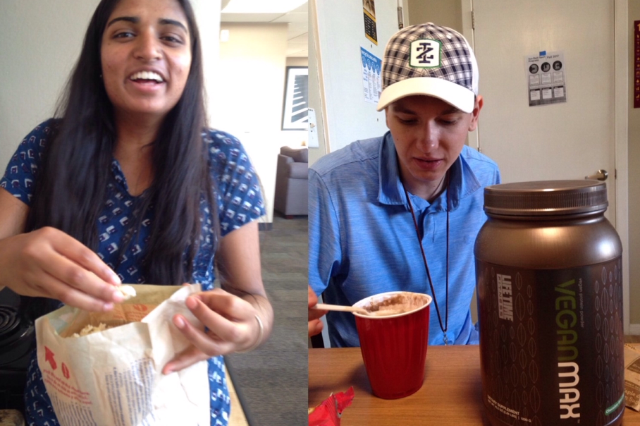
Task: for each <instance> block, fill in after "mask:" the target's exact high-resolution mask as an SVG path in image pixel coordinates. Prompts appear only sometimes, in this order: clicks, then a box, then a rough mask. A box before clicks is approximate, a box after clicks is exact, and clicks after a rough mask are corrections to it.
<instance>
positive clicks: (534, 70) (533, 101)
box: [525, 51, 567, 106]
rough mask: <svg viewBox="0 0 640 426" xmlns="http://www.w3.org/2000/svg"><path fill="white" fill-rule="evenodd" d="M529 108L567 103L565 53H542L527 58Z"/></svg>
mask: <svg viewBox="0 0 640 426" xmlns="http://www.w3.org/2000/svg"><path fill="white" fill-rule="evenodd" d="M525 73H526V75H527V87H528V96H529V106H537V105H549V104H557V103H561V102H567V85H566V78H565V61H564V52H546V51H543V52H540V53H539V54H538V55H531V56H527V57H526V58H525Z"/></svg>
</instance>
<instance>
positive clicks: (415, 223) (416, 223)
mask: <svg viewBox="0 0 640 426" xmlns="http://www.w3.org/2000/svg"><path fill="white" fill-rule="evenodd" d="M402 189H404V195H405V197H407V202H408V203H409V210H410V211H411V217H413V225H414V226H415V228H416V236H417V237H418V244H420V252H422V260H423V262H424V268H425V270H426V271H427V278H428V279H429V287H431V294H433V302H434V304H435V306H436V313H437V314H438V322H439V323H440V329H441V330H442V333H444V334H445V336H444V339H445V344H446V343H447V336H446V333H447V329H448V328H449V177H448V176H447V188H446V194H447V196H446V199H447V205H446V211H447V256H446V259H447V264H446V274H445V277H446V299H445V309H446V313H445V320H444V327H443V326H442V318H441V316H440V309H439V308H438V301H437V300H436V291H435V289H434V288H433V281H432V280H431V272H430V271H429V266H428V265H427V256H426V255H425V254H424V247H423V246H422V239H421V238H420V230H419V229H418V221H417V220H416V214H415V213H414V211H413V205H412V203H411V200H410V199H409V193H408V192H407V188H405V187H404V184H403V185H402Z"/></svg>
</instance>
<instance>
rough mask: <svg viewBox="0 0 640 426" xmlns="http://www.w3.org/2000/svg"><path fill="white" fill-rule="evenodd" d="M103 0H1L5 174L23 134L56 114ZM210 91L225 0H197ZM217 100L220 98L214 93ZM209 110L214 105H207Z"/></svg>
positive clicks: (0, 112)
mask: <svg viewBox="0 0 640 426" xmlns="http://www.w3.org/2000/svg"><path fill="white" fill-rule="evenodd" d="M98 3H99V1H98V0H55V1H51V0H2V6H1V7H2V12H1V13H0V58H1V59H0V174H4V168H5V166H6V164H7V163H8V161H9V159H10V158H11V156H12V155H13V153H14V151H15V149H16V147H17V146H18V144H19V143H20V141H21V140H22V138H23V137H24V136H25V135H26V134H27V133H29V132H30V131H31V130H32V129H33V128H34V127H35V126H36V125H37V124H39V123H40V122H42V121H44V120H46V119H47V118H49V117H51V116H52V115H53V112H54V108H55V104H56V101H57V100H58V97H59V95H60V93H61V91H62V89H63V87H64V85H65V83H66V80H67V77H68V76H69V73H70V72H71V70H72V68H73V66H74V65H75V62H76V60H77V58H78V55H79V54H80V48H81V47H82V41H83V38H84V33H85V31H86V29H87V26H88V25H89V20H90V19H91V16H92V15H93V11H94V9H95V7H96V6H97V5H98ZM192 4H193V8H194V10H195V12H196V15H197V19H198V22H199V27H200V33H201V38H202V39H203V40H202V47H203V53H204V64H205V73H207V75H206V85H207V92H208V93H209V97H210V98H213V97H212V96H211V94H212V93H215V92H216V91H217V87H216V86H217V84H216V83H217V79H216V78H215V75H212V70H213V71H215V69H216V67H215V64H216V61H217V60H218V50H219V49H218V34H219V29H220V0H192ZM214 100H215V99H214ZM208 109H209V111H210V113H211V112H212V111H213V110H214V109H215V108H213V105H211V103H210V105H209V107H208Z"/></svg>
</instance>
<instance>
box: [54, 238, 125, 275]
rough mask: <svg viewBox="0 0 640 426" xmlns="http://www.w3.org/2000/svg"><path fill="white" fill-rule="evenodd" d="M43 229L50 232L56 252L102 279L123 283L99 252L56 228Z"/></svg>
mask: <svg viewBox="0 0 640 426" xmlns="http://www.w3.org/2000/svg"><path fill="white" fill-rule="evenodd" d="M43 231H45V232H48V233H50V235H51V238H50V241H51V245H52V247H53V249H54V250H55V251H56V252H58V253H60V254H61V255H62V256H64V257H66V258H68V259H69V260H71V261H72V262H74V263H76V264H77V265H79V266H81V267H82V268H84V269H85V270H87V271H90V272H93V273H94V274H95V275H96V276H97V277H98V278H99V279H100V280H102V281H104V282H106V283H109V284H114V285H119V284H122V283H121V282H120V278H118V275H116V273H115V272H113V270H112V269H111V268H109V267H108V266H107V265H106V264H105V263H104V262H103V261H102V259H100V257H99V256H98V255H97V254H95V253H94V252H93V251H92V250H90V249H89V248H87V247H86V246H85V245H84V244H82V243H81V242H80V241H78V240H76V239H75V238H73V237H71V236H69V235H67V234H65V233H64V232H62V231H59V230H57V229H54V228H44V229H43Z"/></svg>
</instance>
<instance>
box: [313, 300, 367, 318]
mask: <svg viewBox="0 0 640 426" xmlns="http://www.w3.org/2000/svg"><path fill="white" fill-rule="evenodd" d="M311 309H317V310H320V311H340V312H357V313H359V314H362V315H369V312H368V311H367V310H366V309H364V308H356V307H355V306H342V305H329V304H326V303H318V304H316V306H314V307H312V308H311Z"/></svg>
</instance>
